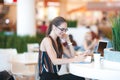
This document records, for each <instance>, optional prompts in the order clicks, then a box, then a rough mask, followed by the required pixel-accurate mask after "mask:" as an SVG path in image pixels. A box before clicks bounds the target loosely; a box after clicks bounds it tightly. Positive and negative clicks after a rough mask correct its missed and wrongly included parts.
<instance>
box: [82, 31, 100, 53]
mask: <svg viewBox="0 0 120 80" xmlns="http://www.w3.org/2000/svg"><path fill="white" fill-rule="evenodd" d="M98 40H99V38H98V37H97V36H96V34H95V33H94V32H92V31H89V32H87V33H86V35H85V40H84V42H83V47H84V50H90V51H92V52H93V51H94V49H95V47H96V46H97V44H98Z"/></svg>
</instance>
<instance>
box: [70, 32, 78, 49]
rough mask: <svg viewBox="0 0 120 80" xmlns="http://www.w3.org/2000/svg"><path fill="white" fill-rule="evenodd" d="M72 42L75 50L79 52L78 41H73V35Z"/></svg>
mask: <svg viewBox="0 0 120 80" xmlns="http://www.w3.org/2000/svg"><path fill="white" fill-rule="evenodd" d="M69 38H70V41H71V42H72V45H73V47H74V49H75V50H76V51H77V50H78V49H79V48H80V47H79V46H78V45H77V43H76V41H75V40H74V39H73V36H72V34H69Z"/></svg>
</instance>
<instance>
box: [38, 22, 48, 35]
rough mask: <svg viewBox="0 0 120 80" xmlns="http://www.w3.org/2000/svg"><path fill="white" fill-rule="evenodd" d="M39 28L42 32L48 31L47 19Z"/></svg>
mask: <svg viewBox="0 0 120 80" xmlns="http://www.w3.org/2000/svg"><path fill="white" fill-rule="evenodd" d="M39 29H40V33H42V34H45V33H46V31H47V25H46V22H45V21H43V22H42V25H40V27H39Z"/></svg>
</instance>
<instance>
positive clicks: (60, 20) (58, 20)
mask: <svg viewBox="0 0 120 80" xmlns="http://www.w3.org/2000/svg"><path fill="white" fill-rule="evenodd" d="M63 22H67V21H66V20H65V19H64V18H63V17H60V16H59V17H56V18H54V19H53V20H52V21H51V22H50V25H49V27H48V30H47V33H46V36H49V34H50V33H51V31H52V26H53V25H55V26H56V27H58V26H60V25H61V24H62V23H63ZM56 41H57V44H58V50H59V52H60V54H62V53H63V48H62V45H61V41H60V38H59V37H57V39H56ZM58 54H59V53H58Z"/></svg>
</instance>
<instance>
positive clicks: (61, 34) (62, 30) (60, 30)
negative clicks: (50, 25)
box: [55, 22, 68, 38]
mask: <svg viewBox="0 0 120 80" xmlns="http://www.w3.org/2000/svg"><path fill="white" fill-rule="evenodd" d="M55 28H56V29H55V33H56V34H57V36H59V37H60V38H62V37H64V35H65V33H66V32H67V30H68V29H67V23H66V22H63V23H61V25H59V26H57V27H55Z"/></svg>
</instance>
